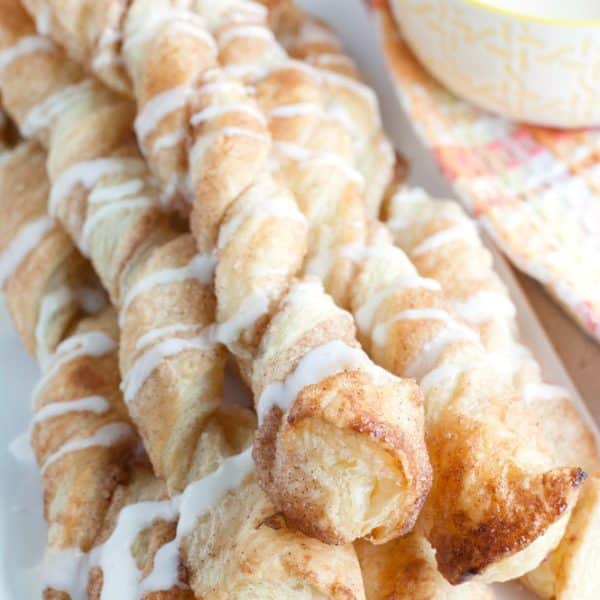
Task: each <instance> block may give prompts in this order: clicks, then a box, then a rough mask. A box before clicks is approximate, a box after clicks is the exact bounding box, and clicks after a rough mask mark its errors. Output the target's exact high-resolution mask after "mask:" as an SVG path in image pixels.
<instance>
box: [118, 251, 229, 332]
mask: <svg viewBox="0 0 600 600" xmlns="http://www.w3.org/2000/svg"><path fill="white" fill-rule="evenodd" d="M216 264H217V261H216V257H215V256H214V255H213V254H197V255H196V256H194V258H192V259H191V260H190V262H189V263H187V264H186V265H184V266H182V267H178V268H174V269H163V270H162V271H155V272H154V273H150V274H149V275H147V276H146V277H143V278H142V279H141V280H139V281H138V282H136V283H135V284H134V285H133V287H131V288H130V290H129V291H128V292H127V294H126V296H125V299H124V300H123V302H122V304H121V311H120V314H119V322H120V324H121V325H123V322H124V319H125V314H126V313H127V310H128V308H129V306H130V305H131V303H132V302H133V301H134V300H135V299H136V298H137V297H138V296H139V295H140V294H144V293H146V292H149V291H150V290H151V289H152V288H154V287H156V286H157V285H168V284H171V283H176V282H181V281H185V280H187V279H196V280H198V281H199V282H200V283H204V284H208V283H210V282H211V281H212V278H213V274H214V270H215V267H216Z"/></svg>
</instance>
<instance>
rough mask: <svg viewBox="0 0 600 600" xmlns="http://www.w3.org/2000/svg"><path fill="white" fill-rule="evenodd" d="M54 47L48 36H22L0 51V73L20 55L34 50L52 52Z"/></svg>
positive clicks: (31, 52)
mask: <svg viewBox="0 0 600 600" xmlns="http://www.w3.org/2000/svg"><path fill="white" fill-rule="evenodd" d="M55 48H56V46H55V45H54V44H53V43H52V42H51V41H50V40H49V39H48V38H45V37H41V36H39V35H28V36H25V37H22V38H20V39H19V41H18V42H17V43H16V44H14V45H13V46H10V47H8V48H5V49H4V50H2V51H1V52H0V74H2V72H3V71H4V69H6V67H7V66H8V65H9V64H10V63H11V62H13V61H14V60H16V59H17V58H20V57H21V56H26V55H27V54H33V53H34V52H52V51H53V50H54V49H55Z"/></svg>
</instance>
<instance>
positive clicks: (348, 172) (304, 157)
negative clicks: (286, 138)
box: [274, 142, 364, 186]
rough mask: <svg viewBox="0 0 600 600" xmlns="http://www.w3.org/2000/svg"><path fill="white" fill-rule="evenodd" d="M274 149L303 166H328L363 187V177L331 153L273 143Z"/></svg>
mask: <svg viewBox="0 0 600 600" xmlns="http://www.w3.org/2000/svg"><path fill="white" fill-rule="evenodd" d="M274 147H275V149H276V150H277V151H278V152H280V153H281V154H282V155H283V156H285V157H287V158H289V159H291V160H295V161H297V162H299V163H300V164H305V165H313V166H314V165H315V164H316V165H320V166H329V167H333V168H335V169H337V170H339V171H340V172H341V173H342V174H343V175H344V176H345V177H347V178H348V179H349V180H350V181H353V182H354V183H356V184H357V185H359V186H362V185H364V177H363V176H362V174H361V173H360V172H359V171H357V170H356V169H355V168H354V167H351V166H350V165H349V164H348V162H347V161H346V160H345V159H344V158H343V157H342V156H340V155H338V154H335V153H333V152H320V151H313V150H310V149H308V148H305V147H304V146H299V145H298V144H293V143H290V142H275V144H274Z"/></svg>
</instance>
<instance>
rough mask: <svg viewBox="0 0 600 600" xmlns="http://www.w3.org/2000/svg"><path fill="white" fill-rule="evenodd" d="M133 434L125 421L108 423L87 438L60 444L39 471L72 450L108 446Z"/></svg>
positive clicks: (44, 469)
mask: <svg viewBox="0 0 600 600" xmlns="http://www.w3.org/2000/svg"><path fill="white" fill-rule="evenodd" d="M132 435H134V432H133V429H132V428H131V426H130V425H128V424H127V423H110V424H109V425H105V426H104V427H101V428H100V429H98V431H96V432H95V433H94V434H93V435H91V436H90V437H87V438H79V439H75V440H71V441H69V442H67V443H66V444H64V445H63V446H61V447H60V448H59V449H58V450H57V451H56V452H54V453H53V454H51V455H50V456H49V457H48V458H47V459H46V461H45V462H44V464H43V465H42V468H41V471H42V473H45V472H46V470H47V469H48V467H50V465H52V464H54V463H55V462H56V461H57V460H60V459H61V458H62V457H63V456H66V455H67V454H71V453H72V452H78V451H80V450H85V449H87V448H95V447H104V448H107V447H110V446H114V445H115V444H118V443H119V442H122V441H123V440H125V439H127V438H129V437H131V436H132Z"/></svg>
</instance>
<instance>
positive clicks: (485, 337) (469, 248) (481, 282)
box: [386, 186, 600, 472]
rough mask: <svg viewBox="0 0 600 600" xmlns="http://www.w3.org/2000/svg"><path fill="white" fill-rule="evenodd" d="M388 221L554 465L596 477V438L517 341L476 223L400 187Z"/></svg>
mask: <svg viewBox="0 0 600 600" xmlns="http://www.w3.org/2000/svg"><path fill="white" fill-rule="evenodd" d="M386 214H387V218H386V224H387V225H388V227H389V229H390V231H391V232H392V234H393V237H394V241H395V242H396V243H397V244H398V245H399V246H400V247H401V248H402V249H403V250H404V251H405V252H406V253H407V255H408V256H409V257H410V259H411V261H412V262H413V264H414V265H415V266H416V268H417V270H418V271H419V273H420V274H421V275H423V276H425V277H430V278H433V279H435V280H437V281H438V282H439V283H440V284H441V285H442V289H443V291H444V294H445V295H446V297H447V298H448V299H449V300H450V301H451V303H452V307H453V309H454V310H455V312H456V313H457V314H458V315H459V316H460V317H461V318H462V319H463V320H464V321H466V322H467V323H468V324H469V325H470V326H471V327H473V328H474V329H476V330H477V331H478V332H479V334H480V337H481V341H482V343H483V345H484V347H485V348H486V349H487V350H488V351H490V352H493V353H494V354H495V355H496V356H497V357H498V360H499V361H501V363H502V365H503V366H504V368H505V370H506V372H507V373H506V374H507V376H508V377H509V378H510V379H511V380H512V382H513V383H514V385H515V387H516V388H517V389H518V390H520V391H521V394H522V399H523V401H524V403H525V406H526V409H527V410H528V411H530V412H532V413H533V415H534V417H535V420H536V421H537V422H538V423H539V424H540V426H541V427H542V428H543V429H544V430H545V432H546V435H547V438H548V439H549V440H552V442H553V444H552V445H553V449H554V450H555V452H556V455H557V461H559V462H558V463H557V464H565V465H567V464H570V465H579V466H581V467H583V468H584V469H585V470H586V471H588V472H593V471H595V470H596V469H597V468H598V466H599V463H598V460H599V458H600V453H599V450H598V446H597V440H596V435H595V433H594V431H593V429H592V428H591V426H590V425H589V423H588V422H587V421H586V419H584V418H583V417H582V416H581V414H580V412H579V411H578V410H577V407H576V406H575V404H574V401H573V399H572V398H571V396H570V394H569V392H568V391H567V390H565V389H562V388H560V387H558V386H553V385H548V384H546V383H544V382H543V380H542V373H541V368H540V366H539V364H538V363H537V362H536V360H535V358H534V357H533V355H532V354H531V352H530V351H529V349H528V348H527V347H525V346H524V345H523V344H522V343H521V341H520V339H519V332H518V326H517V322H516V314H517V310H516V307H515V305H514V304H513V302H512V300H511V299H510V296H509V294H508V290H507V289H506V286H505V285H504V283H503V282H502V280H501V279H500V277H499V276H498V274H497V273H496V272H495V271H494V267H493V260H492V256H491V254H490V253H489V251H488V250H487V249H486V248H485V247H484V245H483V242H482V240H481V237H480V235H479V234H478V231H477V227H476V225H475V222H474V221H472V220H471V219H470V217H469V216H468V215H467V214H466V212H465V211H464V210H463V209H462V208H461V207H460V206H459V205H458V204H457V203H456V202H453V201H450V200H435V199H433V198H431V197H429V196H428V195H427V194H426V193H425V192H424V191H423V190H421V189H418V188H407V187H404V186H399V187H398V189H396V190H395V191H394V192H393V193H392V195H391V197H390V199H389V201H388V203H387V209H386Z"/></svg>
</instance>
